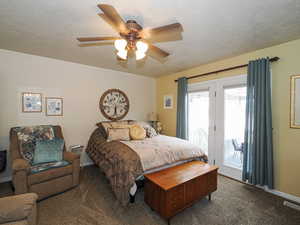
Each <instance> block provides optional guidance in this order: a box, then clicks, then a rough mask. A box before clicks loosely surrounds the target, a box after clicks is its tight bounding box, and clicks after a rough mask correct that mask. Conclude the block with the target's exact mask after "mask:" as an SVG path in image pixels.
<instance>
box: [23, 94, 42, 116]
mask: <svg viewBox="0 0 300 225" xmlns="http://www.w3.org/2000/svg"><path fill="white" fill-rule="evenodd" d="M22 112H24V113H36V112H37V113H40V112H42V94H41V93H31V92H23V93H22Z"/></svg>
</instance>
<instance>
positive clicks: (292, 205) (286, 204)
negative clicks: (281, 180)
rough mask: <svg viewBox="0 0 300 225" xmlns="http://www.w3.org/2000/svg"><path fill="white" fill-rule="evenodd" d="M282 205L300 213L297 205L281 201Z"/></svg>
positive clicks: (299, 206)
mask: <svg viewBox="0 0 300 225" xmlns="http://www.w3.org/2000/svg"><path fill="white" fill-rule="evenodd" d="M283 205H284V206H287V207H290V208H293V209H296V210H299V211H300V205H297V204H295V203H292V202H289V201H283Z"/></svg>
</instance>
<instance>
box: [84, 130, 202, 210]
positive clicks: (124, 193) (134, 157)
mask: <svg viewBox="0 0 300 225" xmlns="http://www.w3.org/2000/svg"><path fill="white" fill-rule="evenodd" d="M105 136H106V134H105V131H104V130H103V129H101V128H97V129H96V130H95V131H94V132H93V134H92V135H91V137H90V140H89V143H88V146H87V149H86V152H87V154H88V155H89V156H90V158H91V159H92V160H93V161H94V162H95V164H96V165H98V166H99V167H100V169H101V170H102V171H103V172H104V173H105V175H106V177H107V178H108V179H109V181H110V184H111V186H112V190H113V192H114V193H115V195H116V197H117V199H118V200H119V201H120V202H121V204H122V205H124V206H125V205H126V204H128V202H129V190H130V188H131V187H132V186H133V185H134V184H135V180H136V179H137V178H138V177H139V176H140V175H143V173H144V172H146V171H147V170H149V169H154V168H157V167H160V166H163V165H168V164H172V163H175V162H179V161H184V160H187V159H191V160H197V159H198V160H199V159H200V160H203V161H206V160H207V157H206V155H205V154H204V153H202V152H201V150H199V148H197V147H195V146H193V145H191V144H190V143H188V142H187V141H184V140H180V139H178V138H174V137H168V136H163V135H159V136H157V137H153V138H148V139H145V140H143V141H130V142H124V143H122V142H119V141H111V142H107V141H106V139H105ZM125 143H126V144H125ZM143 151H144V152H143ZM158 158H159V160H158Z"/></svg>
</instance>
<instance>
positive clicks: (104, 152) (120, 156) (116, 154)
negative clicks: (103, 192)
mask: <svg viewBox="0 0 300 225" xmlns="http://www.w3.org/2000/svg"><path fill="white" fill-rule="evenodd" d="M103 132H105V131H103V130H102V129H101V128H97V129H96V130H95V131H94V132H93V133H92V135H91V137H90V139H89V142H88V146H87V149H86V152H87V154H88V155H89V157H90V158H91V159H92V160H93V161H94V163H95V164H96V165H98V166H99V167H100V169H101V171H103V172H104V173H105V175H106V177H107V178H108V180H109V182H110V185H111V187H112V190H113V192H114V193H115V195H116V198H117V199H118V200H119V201H120V202H121V204H122V205H124V206H125V205H127V204H128V202H129V190H130V188H131V187H132V186H133V185H134V183H135V180H136V178H137V177H138V176H139V175H141V174H143V169H142V165H141V161H140V159H139V157H138V155H137V154H136V153H135V152H134V151H133V150H132V149H130V148H129V147H128V146H127V145H125V144H123V143H121V142H118V141H111V142H106V139H105V134H104V133H103Z"/></svg>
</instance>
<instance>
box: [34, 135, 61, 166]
mask: <svg viewBox="0 0 300 225" xmlns="http://www.w3.org/2000/svg"><path fill="white" fill-rule="evenodd" d="M64 143H65V142H64V140H63V139H60V138H55V139H53V140H38V141H37V142H36V146H35V150H34V157H33V165H37V164H40V163H48V162H59V161H62V159H63V149H64Z"/></svg>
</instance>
